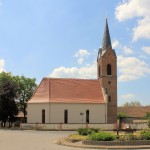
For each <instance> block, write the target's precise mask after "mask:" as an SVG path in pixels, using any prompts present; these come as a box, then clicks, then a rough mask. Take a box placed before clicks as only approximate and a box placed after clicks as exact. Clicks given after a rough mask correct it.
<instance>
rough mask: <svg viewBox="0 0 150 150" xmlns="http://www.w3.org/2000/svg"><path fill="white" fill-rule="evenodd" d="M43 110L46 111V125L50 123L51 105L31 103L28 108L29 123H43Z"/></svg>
mask: <svg viewBox="0 0 150 150" xmlns="http://www.w3.org/2000/svg"><path fill="white" fill-rule="evenodd" d="M42 109H45V123H49V103H36V104H35V103H29V104H28V107H27V112H28V114H27V122H28V123H36V122H38V123H42Z"/></svg>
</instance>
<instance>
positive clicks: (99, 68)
mask: <svg viewBox="0 0 150 150" xmlns="http://www.w3.org/2000/svg"><path fill="white" fill-rule="evenodd" d="M98 75H99V77H100V76H101V67H100V65H99V67H98Z"/></svg>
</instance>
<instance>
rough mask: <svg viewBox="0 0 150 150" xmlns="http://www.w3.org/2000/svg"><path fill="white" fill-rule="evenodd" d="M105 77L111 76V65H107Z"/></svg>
mask: <svg viewBox="0 0 150 150" xmlns="http://www.w3.org/2000/svg"><path fill="white" fill-rule="evenodd" d="M107 75H111V65H110V64H108V65H107Z"/></svg>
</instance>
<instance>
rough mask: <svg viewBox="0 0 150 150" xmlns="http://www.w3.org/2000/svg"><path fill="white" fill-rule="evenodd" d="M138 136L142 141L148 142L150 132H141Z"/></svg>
mask: <svg viewBox="0 0 150 150" xmlns="http://www.w3.org/2000/svg"><path fill="white" fill-rule="evenodd" d="M140 136H141V138H142V139H143V140H150V130H142V131H141V132H140Z"/></svg>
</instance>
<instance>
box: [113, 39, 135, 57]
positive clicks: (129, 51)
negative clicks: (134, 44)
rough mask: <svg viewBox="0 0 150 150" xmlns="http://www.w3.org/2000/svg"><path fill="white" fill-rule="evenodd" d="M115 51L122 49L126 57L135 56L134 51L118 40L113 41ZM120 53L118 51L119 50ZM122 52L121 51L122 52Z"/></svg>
mask: <svg viewBox="0 0 150 150" xmlns="http://www.w3.org/2000/svg"><path fill="white" fill-rule="evenodd" d="M112 47H113V49H115V48H116V49H120V50H122V51H123V52H124V54H125V55H129V54H133V50H132V49H131V48H129V47H127V46H125V45H122V44H121V43H120V42H119V41H118V40H116V39H115V40H113V41H112ZM117 51H118V50H117ZM120 52H121V51H120Z"/></svg>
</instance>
